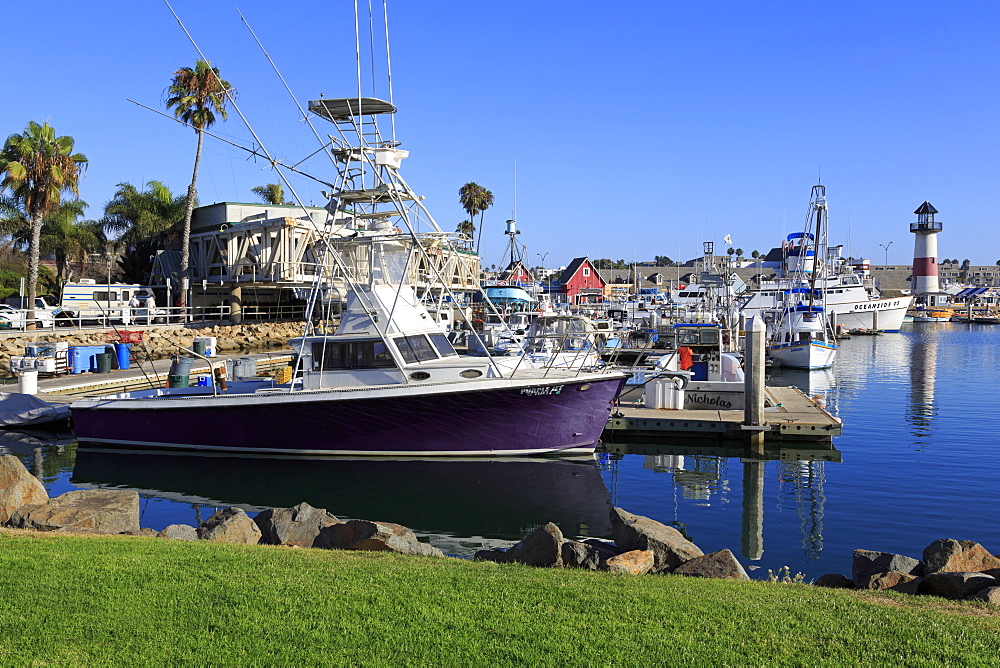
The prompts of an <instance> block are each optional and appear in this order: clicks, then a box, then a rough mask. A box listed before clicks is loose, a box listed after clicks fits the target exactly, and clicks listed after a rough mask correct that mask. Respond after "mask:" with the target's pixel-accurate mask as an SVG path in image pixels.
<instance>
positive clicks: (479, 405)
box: [71, 374, 625, 456]
mask: <svg viewBox="0 0 1000 668" xmlns="http://www.w3.org/2000/svg"><path fill="white" fill-rule="evenodd" d="M624 382H625V376H624V375H622V374H581V375H578V376H572V377H568V378H559V377H556V378H546V379H544V380H538V379H533V380H528V381H525V380H512V379H509V378H497V379H490V380H486V381H477V382H475V383H439V384H436V385H431V386H428V385H419V386H414V385H403V386H397V387H383V388H371V389H365V390H358V389H353V390H317V391H303V392H291V393H289V392H281V393H268V394H263V393H256V394H248V395H238V396H231V395H220V396H212V395H203V396H191V395H186V396H181V397H157V398H103V399H102V398H95V399H89V400H81V401H79V402H76V403H74V404H72V405H71V410H72V414H73V425H74V430H75V432H76V435H77V438H78V439H79V441H80V442H81V443H97V444H112V445H127V446H129V447H155V448H171V449H184V450H205V451H228V452H270V453H287V454H330V455H365V456H438V455H440V456H478V455H482V456H498V455H523V454H545V453H552V452H560V451H564V450H571V449H572V450H574V451H580V450H581V449H583V450H586V449H591V450H592V449H593V448H594V447H596V445H597V443H598V440H599V438H600V435H601V432H602V430H603V429H604V425H605V423H606V421H607V418H608V415H609V413H610V409H611V402H612V401H613V400H614V399H615V397H616V396H617V394H618V392H619V390H620V388H621V386H622V385H623V384H624Z"/></svg>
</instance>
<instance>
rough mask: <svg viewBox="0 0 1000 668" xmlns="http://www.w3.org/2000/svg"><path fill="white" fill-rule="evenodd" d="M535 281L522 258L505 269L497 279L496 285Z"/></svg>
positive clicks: (527, 283)
mask: <svg viewBox="0 0 1000 668" xmlns="http://www.w3.org/2000/svg"><path fill="white" fill-rule="evenodd" d="M534 282H535V279H534V278H533V277H532V275H531V272H530V271H528V268H527V267H525V266H524V263H523V262H521V261H520V260H517V261H515V262H514V263H513V264H511V265H510V266H509V267H507V268H506V269H504V271H503V273H502V274H500V277H499V278H498V279H497V281H496V285H531V284H532V283H534Z"/></svg>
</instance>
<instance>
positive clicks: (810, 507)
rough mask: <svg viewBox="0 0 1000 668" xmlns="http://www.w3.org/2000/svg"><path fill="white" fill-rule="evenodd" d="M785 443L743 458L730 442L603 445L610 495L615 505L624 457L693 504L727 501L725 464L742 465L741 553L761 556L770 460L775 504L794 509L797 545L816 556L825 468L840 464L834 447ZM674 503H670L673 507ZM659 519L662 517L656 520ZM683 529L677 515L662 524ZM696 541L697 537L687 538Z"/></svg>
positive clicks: (820, 537)
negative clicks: (665, 478) (664, 478)
mask: <svg viewBox="0 0 1000 668" xmlns="http://www.w3.org/2000/svg"><path fill="white" fill-rule="evenodd" d="M801 445H803V444H795V443H790V444H785V445H771V446H768V447H767V449H766V450H765V452H764V455H763V456H762V457H761V456H755V457H754V458H752V459H751V458H747V457H746V452H745V451H744V450H743V449H742V448H740V447H739V446H735V447H734V446H733V445H732V444H731V443H719V444H714V445H713V444H704V445H688V444H683V445H666V444H654V443H605V444H604V446H603V449H604V451H605V452H607V453H608V455H607V457H608V467H609V469H610V471H611V481H612V486H611V498H612V502H613V503H615V504H616V505H617V504H618V503H619V500H618V493H619V490H618V489H617V486H616V484H615V482H614V481H616V480H618V479H619V477H620V476H619V475H618V474H617V469H618V467H619V465H620V462H621V460H622V457H623V456H624V455H641V456H643V458H644V460H643V468H644V469H648V470H652V471H655V472H658V473H667V474H669V475H670V476H671V477H672V481H673V486H674V488H675V490H677V491H679V492H680V496H681V498H682V499H686V500H688V501H691V502H694V504H695V505H698V506H711V505H712V504H713V503H714V504H726V503H728V502H729V494H730V491H731V484H730V470H729V465H730V464H729V463H730V461H731V460H736V461H739V462H740V464H741V465H742V509H741V510H742V513H741V522H740V553H741V554H742V555H743V557H745V558H746V559H747V560H749V561H750V562H751V564H750V565H751V567H754V566H753V562H757V561H759V560H761V559H762V558H763V556H764V482H765V481H764V473H765V465H766V464H767V462H768V461H774V462H775V463H774V464H773V465H772V466H777V475H778V495H777V496H778V501H779V508H780V507H789V508H794V509H795V511H796V512H797V513H798V519H799V529H800V531H801V533H802V549H803V552H804V554H805V556H806V558H808V559H809V560H815V559H817V558H819V555H820V553H821V552H822V549H823V513H824V506H825V502H826V496H825V493H824V490H823V486H824V484H825V480H826V478H825V472H824V466H825V463H826V462H839V461H840V460H841V459H840V452H839V451H838V450H836V449H835V448H833V446H826V447H823V446H820V445H808V446H806V447H800V446H801ZM676 507H679V504H677V503H676V502H675V508H676ZM659 519H661V521H663V520H664V519H665V518H659ZM667 523H668V524H671V525H673V526H674V527H675V528H677V529H678V530H680V531H681V532H683V533H685V534H686V533H687V528H688V527H687V524H686V523H685V522H684V521H683V520H682V519H681V518H677V519H676V520H675V521H673V522H669V521H668V522H667ZM691 538H692V539H693V540H695V543H697V542H698V537H697V536H694V537H691Z"/></svg>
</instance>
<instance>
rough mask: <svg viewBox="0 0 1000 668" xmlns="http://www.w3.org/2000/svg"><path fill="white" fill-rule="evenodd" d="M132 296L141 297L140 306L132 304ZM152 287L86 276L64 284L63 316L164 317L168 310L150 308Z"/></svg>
mask: <svg viewBox="0 0 1000 668" xmlns="http://www.w3.org/2000/svg"><path fill="white" fill-rule="evenodd" d="M132 297H137V298H138V300H139V304H140V306H139V308H131V307H129V301H131V299H132ZM150 297H153V289H152V288H150V287H146V286H143V285H126V284H124V283H98V282H96V281H95V280H93V279H84V280H81V281H79V282H77V283H67V284H66V285H64V286H63V295H62V303H61V304H60V306H61V311H60V317H62V318H68V319H70V320H73V321H76V322H81V321H82V322H87V321H97V320H105V319H107V320H109V321H112V322H125V323H131V322H133V321H135V320H137V319H139V318H143V319H145V318H149V319H151V320H152V319H153V318H154V317H155V318H156V319H161V318H162V317H163V315H165V313H166V312H165V311H163V310H160V309H154V311H153V312H152V313H151V312H150V310H149V303H148V301H147V300H148V299H149V298H150Z"/></svg>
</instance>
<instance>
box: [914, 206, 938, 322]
mask: <svg viewBox="0 0 1000 668" xmlns="http://www.w3.org/2000/svg"><path fill="white" fill-rule="evenodd" d="M913 213H915V214H917V222H915V223H910V232H913V234H915V235H916V237H915V238H914V240H913V283H911V285H910V288H911V290H912V291H913V294H915V295H916V296H917V302H918V303H922V304H926V305H927V306H940V305H943V304H939V303H938V302H939V301H940V302H945V301H947V295H942V294H940V288H939V286H938V260H937V233H938V232H940V231H941V223H939V222H936V221H935V220H934V214H935V213H937V209H935V208H934V207H933V206H932V205H931V203H930V202H924V203H923V204H921V205H920V206H919V207H917V210H916V211H914V212H913Z"/></svg>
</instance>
